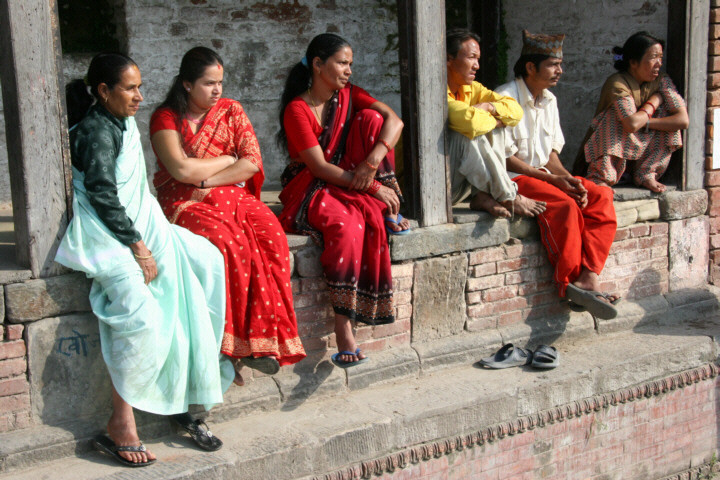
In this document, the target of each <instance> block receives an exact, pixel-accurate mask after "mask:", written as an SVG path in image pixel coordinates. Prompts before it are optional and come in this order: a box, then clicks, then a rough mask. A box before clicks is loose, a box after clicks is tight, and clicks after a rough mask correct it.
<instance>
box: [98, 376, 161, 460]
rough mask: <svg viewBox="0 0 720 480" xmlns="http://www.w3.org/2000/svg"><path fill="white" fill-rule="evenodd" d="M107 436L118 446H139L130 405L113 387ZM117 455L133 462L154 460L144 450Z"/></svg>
mask: <svg viewBox="0 0 720 480" xmlns="http://www.w3.org/2000/svg"><path fill="white" fill-rule="evenodd" d="M107 431H108V436H109V437H110V439H111V440H112V441H113V442H115V445H117V446H118V447H128V446H134V447H136V446H139V445H140V438H139V437H138V434H137V427H136V426H135V416H134V415H133V411H132V407H131V406H130V405H129V404H128V403H127V402H125V400H123V399H122V398H121V397H120V395H118V393H117V392H116V391H115V389H114V388H113V414H112V416H111V417H110V420H109V421H108V424H107ZM118 455H120V456H121V457H123V458H124V459H125V460H128V461H130V462H133V463H145V462H147V461H148V460H155V458H156V457H155V455H154V454H153V453H152V452H151V451H149V450H146V451H144V452H118Z"/></svg>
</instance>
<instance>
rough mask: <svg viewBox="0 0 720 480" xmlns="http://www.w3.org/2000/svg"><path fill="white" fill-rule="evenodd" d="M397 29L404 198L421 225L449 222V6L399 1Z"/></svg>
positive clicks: (418, 0)
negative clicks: (447, 126)
mask: <svg viewBox="0 0 720 480" xmlns="http://www.w3.org/2000/svg"><path fill="white" fill-rule="evenodd" d="M398 25H399V34H400V79H401V86H402V92H403V94H402V116H403V122H405V130H404V132H403V152H404V165H405V171H406V172H407V173H406V179H407V180H406V182H405V190H406V191H405V194H406V196H407V197H408V200H409V203H410V207H411V210H412V212H411V215H412V216H414V217H415V218H417V220H418V221H419V222H420V225H421V226H430V225H438V224H442V223H447V222H448V220H449V219H450V218H452V210H451V205H450V196H449V190H450V188H449V183H450V182H449V175H448V167H447V157H446V154H445V152H446V150H447V149H446V139H445V134H446V132H445V128H446V124H447V98H446V85H447V80H446V73H447V71H446V59H445V57H446V55H445V2H444V1H437V0H398Z"/></svg>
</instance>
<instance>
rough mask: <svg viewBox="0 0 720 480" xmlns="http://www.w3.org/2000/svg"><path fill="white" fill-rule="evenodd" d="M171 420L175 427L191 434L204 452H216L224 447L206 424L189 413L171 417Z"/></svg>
mask: <svg viewBox="0 0 720 480" xmlns="http://www.w3.org/2000/svg"><path fill="white" fill-rule="evenodd" d="M169 418H170V420H172V421H173V422H174V423H175V425H177V426H178V427H180V428H182V429H183V430H185V431H186V432H187V433H189V434H190V437H192V439H193V441H194V442H195V444H196V445H197V446H198V447H200V448H202V449H203V450H207V451H208V452H214V451H216V450H220V448H221V447H222V446H223V442H222V440H220V439H219V438H217V437H216V436H215V435H213V434H212V432H211V431H210V429H209V428H208V426H207V424H206V423H205V422H203V421H202V420H200V419H194V418H193V417H192V415H190V414H189V413H180V414H177V415H170V417H169Z"/></svg>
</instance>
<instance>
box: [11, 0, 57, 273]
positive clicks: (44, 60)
mask: <svg viewBox="0 0 720 480" xmlns="http://www.w3.org/2000/svg"><path fill="white" fill-rule="evenodd" d="M58 29H59V24H58V15H57V5H56V3H55V0H3V1H2V2H0V51H2V55H0V78H1V79H2V94H3V105H4V109H5V131H6V137H7V150H8V163H9V167H10V189H11V193H12V203H13V217H14V223H15V235H16V256H17V257H16V260H17V262H18V263H19V264H20V266H22V267H26V268H29V269H30V270H31V272H32V274H33V276H34V277H43V276H49V275H53V274H55V273H57V272H58V271H62V268H61V267H60V266H59V265H57V264H55V263H54V262H53V258H54V256H55V251H56V249H57V245H58V244H59V242H60V239H61V238H62V235H63V234H64V232H65V228H66V227H67V221H68V213H67V212H68V208H67V206H68V188H69V185H68V183H67V181H68V179H69V177H70V175H69V158H70V157H69V153H68V149H67V139H66V138H65V136H66V135H67V120H66V117H65V108H64V96H63V95H62V92H61V90H60V81H59V77H60V73H61V72H62V70H61V67H60V64H59V59H60V58H61V57H60V53H59V51H60V45H59V44H58V42H59V38H60V36H59V33H58Z"/></svg>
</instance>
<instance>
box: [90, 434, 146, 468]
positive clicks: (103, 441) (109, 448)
mask: <svg viewBox="0 0 720 480" xmlns="http://www.w3.org/2000/svg"><path fill="white" fill-rule="evenodd" d="M93 445H94V446H95V449H97V450H98V451H99V452H102V453H104V454H106V455H110V456H111V457H113V458H114V459H115V460H117V461H118V462H120V463H122V464H123V465H125V466H127V467H147V466H148V465H152V464H153V463H155V459H153V460H148V461H147V462H131V461H130V460H128V459H126V458H123V457H122V456H120V452H130V453H140V452H147V448H145V445H143V444H142V442H140V445H116V444H115V442H113V441H112V439H111V438H110V437H108V436H107V435H98V436H97V437H95V438H94V439H93Z"/></svg>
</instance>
